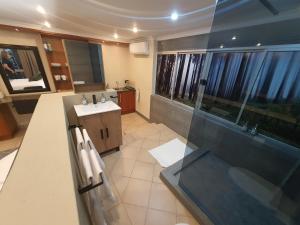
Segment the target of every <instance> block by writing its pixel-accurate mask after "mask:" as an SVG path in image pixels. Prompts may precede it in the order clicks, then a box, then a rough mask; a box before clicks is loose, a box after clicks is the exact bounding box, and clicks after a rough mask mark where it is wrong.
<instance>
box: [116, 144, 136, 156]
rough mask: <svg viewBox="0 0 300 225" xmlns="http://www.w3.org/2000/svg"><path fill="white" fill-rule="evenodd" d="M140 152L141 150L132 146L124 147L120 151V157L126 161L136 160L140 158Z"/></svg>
mask: <svg viewBox="0 0 300 225" xmlns="http://www.w3.org/2000/svg"><path fill="white" fill-rule="evenodd" d="M139 151H140V148H138V147H132V146H128V145H127V146H124V147H122V149H121V150H120V152H119V153H120V157H122V158H126V159H136V158H137V156H138V153H139Z"/></svg>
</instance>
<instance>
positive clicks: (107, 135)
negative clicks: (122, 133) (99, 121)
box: [106, 128, 109, 138]
mask: <svg viewBox="0 0 300 225" xmlns="http://www.w3.org/2000/svg"><path fill="white" fill-rule="evenodd" d="M106 137H107V138H109V133H108V128H106Z"/></svg>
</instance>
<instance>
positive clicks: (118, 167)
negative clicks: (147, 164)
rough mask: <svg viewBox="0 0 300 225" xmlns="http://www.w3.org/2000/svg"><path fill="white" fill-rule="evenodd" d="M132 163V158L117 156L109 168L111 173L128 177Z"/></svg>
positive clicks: (133, 161)
mask: <svg viewBox="0 0 300 225" xmlns="http://www.w3.org/2000/svg"><path fill="white" fill-rule="evenodd" d="M134 163H135V160H133V159H125V158H119V159H118V160H117V161H116V163H115V164H114V167H113V168H112V170H111V174H114V175H122V176H125V177H130V175H131V173H132V170H133V167H134Z"/></svg>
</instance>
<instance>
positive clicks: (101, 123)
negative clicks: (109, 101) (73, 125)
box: [78, 110, 122, 153]
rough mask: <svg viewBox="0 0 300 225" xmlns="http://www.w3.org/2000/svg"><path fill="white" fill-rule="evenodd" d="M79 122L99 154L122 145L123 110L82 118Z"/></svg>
mask: <svg viewBox="0 0 300 225" xmlns="http://www.w3.org/2000/svg"><path fill="white" fill-rule="evenodd" d="M78 120H79V123H80V125H82V126H83V128H85V129H86V130H87V132H88V134H89V136H90V138H91V140H92V141H93V143H94V145H95V147H96V148H97V151H98V152H99V153H103V152H106V151H109V150H112V149H115V148H118V147H119V146H120V145H122V128H121V110H116V111H109V112H105V113H98V114H93V115H88V116H82V117H79V118H78Z"/></svg>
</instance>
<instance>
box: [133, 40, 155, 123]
mask: <svg viewBox="0 0 300 225" xmlns="http://www.w3.org/2000/svg"><path fill="white" fill-rule="evenodd" d="M149 43H150V54H149V56H140V55H133V54H130V74H129V80H130V83H131V84H132V86H134V87H135V88H136V90H137V92H136V93H137V95H138V94H139V95H140V98H139V99H138V100H137V102H136V110H137V111H138V112H139V113H141V114H142V115H143V116H145V117H147V118H148V119H149V118H150V97H151V94H152V90H153V75H154V73H153V65H154V58H155V54H156V52H155V42H154V40H149Z"/></svg>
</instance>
